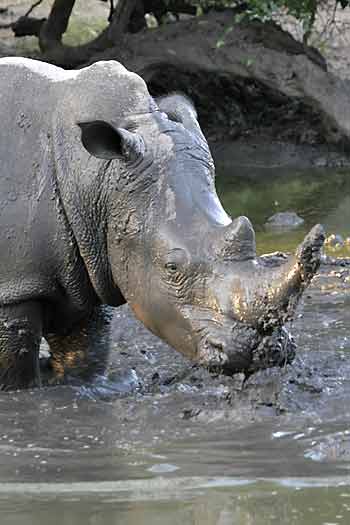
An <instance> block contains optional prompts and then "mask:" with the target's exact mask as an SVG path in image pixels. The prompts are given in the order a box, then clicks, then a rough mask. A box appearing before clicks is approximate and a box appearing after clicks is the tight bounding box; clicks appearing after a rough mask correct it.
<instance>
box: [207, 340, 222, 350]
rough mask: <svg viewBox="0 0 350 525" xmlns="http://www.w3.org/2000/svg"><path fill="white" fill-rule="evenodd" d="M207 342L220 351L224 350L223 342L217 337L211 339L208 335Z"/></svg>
mask: <svg viewBox="0 0 350 525" xmlns="http://www.w3.org/2000/svg"><path fill="white" fill-rule="evenodd" d="M208 343H209V344H210V346H212V347H213V348H215V349H216V350H219V351H220V352H223V351H224V344H223V342H222V341H219V340H217V339H213V338H211V337H209V338H208Z"/></svg>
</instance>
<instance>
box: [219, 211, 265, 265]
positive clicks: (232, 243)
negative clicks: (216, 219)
mask: <svg viewBox="0 0 350 525" xmlns="http://www.w3.org/2000/svg"><path fill="white" fill-rule="evenodd" d="M220 255H221V257H222V258H223V259H225V260H239V261H243V260H247V259H253V258H254V257H256V243H255V232H254V229H253V226H252V223H251V222H250V220H249V219H248V218H247V217H244V216H241V217H237V219H235V220H234V221H233V222H232V223H231V224H230V225H229V226H227V227H226V228H225V231H224V234H223V239H222V245H221V248H220Z"/></svg>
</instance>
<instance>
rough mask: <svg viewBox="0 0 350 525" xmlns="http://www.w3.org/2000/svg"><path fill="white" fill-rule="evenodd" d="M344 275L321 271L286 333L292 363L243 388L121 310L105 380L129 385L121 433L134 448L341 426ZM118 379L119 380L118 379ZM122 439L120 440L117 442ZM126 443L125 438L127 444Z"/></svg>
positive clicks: (346, 395) (348, 385) (346, 362)
mask: <svg viewBox="0 0 350 525" xmlns="http://www.w3.org/2000/svg"><path fill="white" fill-rule="evenodd" d="M349 304H350V268H342V267H338V266H333V265H329V264H328V265H324V266H322V268H321V271H320V274H319V275H318V276H317V277H316V278H315V279H314V280H313V282H312V284H311V286H310V288H309V289H308V290H307V292H306V294H305V297H304V300H303V302H302V304H301V305H300V307H299V308H298V312H297V316H296V321H295V322H294V323H293V325H292V326H291V327H290V329H291V331H292V333H293V335H294V337H295V339H296V342H297V345H298V349H297V357H296V359H295V360H294V362H293V363H292V364H290V365H286V366H285V367H284V368H272V369H269V370H265V371H261V372H258V373H257V374H254V375H252V376H251V377H250V378H249V379H247V380H245V377H244V376H243V374H238V375H235V376H233V377H227V376H223V375H219V374H218V375H215V374H212V373H209V372H208V371H207V370H205V369H203V368H201V367H199V366H196V365H193V363H191V362H189V361H188V360H186V359H185V358H183V357H182V356H181V355H180V354H178V353H177V352H175V351H174V350H172V349H171V348H170V347H168V346H167V345H165V344H164V343H163V342H162V341H161V340H159V339H158V338H156V337H154V336H153V335H152V334H151V333H150V332H148V331H147V330H146V329H145V328H144V327H143V326H142V325H141V323H139V322H138V321H137V320H135V318H134V317H133V316H132V314H131V313H130V311H129V309H128V308H127V307H123V308H120V309H118V310H117V311H116V313H115V316H114V319H113V326H112V332H113V351H112V362H111V368H110V373H109V380H110V381H113V378H114V380H117V381H119V380H120V378H121V377H123V374H124V377H129V378H130V377H131V378H132V381H131V383H129V384H131V385H132V386H133V388H134V389H133V391H132V392H131V390H132V389H131V390H129V392H125V394H127V395H126V398H125V400H124V401H123V400H119V402H120V403H121V404H123V403H126V404H127V405H128V406H129V409H130V407H131V405H132V408H131V411H132V414H133V416H132V418H131V419H128V416H127V412H128V411H127V410H126V411H125V421H126V427H125V431H126V434H128V427H129V436H130V435H131V434H132V435H134V436H135V437H136V436H138V437H137V441H138V440H139V439H140V438H141V442H142V441H146V442H148V443H150V442H152V440H153V436H154V435H157V436H158V439H162V440H168V439H174V438H182V437H183V436H184V435H186V434H198V435H200V434H201V433H207V432H210V431H213V430H214V429H215V430H217V429H218V428H219V427H222V428H225V427H226V428H229V427H230V426H231V425H234V426H235V427H236V428H237V426H242V427H244V426H247V425H250V424H251V423H252V422H256V421H264V420H265V418H268V419H269V418H283V419H285V420H290V419H293V417H298V418H299V417H300V415H301V414H303V416H304V417H309V416H310V415H311V414H312V415H313V416H315V417H317V418H318V419H320V420H323V419H324V418H325V419H327V418H328V417H330V416H332V418H333V419H334V418H337V417H339V418H341V417H342V415H343V414H344V411H345V412H347V411H348V408H347V406H350V403H349V401H350V382H349V380H348V378H350V338H349V334H348V326H349V322H350V309H349V308H348V305H349ZM118 378H119V379H118ZM124 437H125V436H124ZM128 439H129V438H128Z"/></svg>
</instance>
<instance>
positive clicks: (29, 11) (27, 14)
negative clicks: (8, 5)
mask: <svg viewBox="0 0 350 525" xmlns="http://www.w3.org/2000/svg"><path fill="white" fill-rule="evenodd" d="M42 3H43V0H38V1H37V2H35V3H34V4H33V5H31V6H30V8H29V9H28V11H27V12H26V13H25V14H24V15H23V16H25V17H27V16H29V15H30V13H31V12H32V11H34V9H35V8H36V7H38V5H40V4H42Z"/></svg>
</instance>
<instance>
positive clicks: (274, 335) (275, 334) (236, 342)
mask: <svg viewBox="0 0 350 525" xmlns="http://www.w3.org/2000/svg"><path fill="white" fill-rule="evenodd" d="M295 350H296V344H295V342H294V340H293V338H292V336H291V335H290V333H289V332H288V330H287V329H286V328H285V327H284V326H282V327H277V328H274V329H273V330H270V331H269V332H262V331H258V330H257V329H254V328H251V327H249V326H245V325H243V324H242V325H240V326H237V325H236V326H235V328H234V330H233V332H231V333H230V334H229V336H227V335H226V337H225V336H223V335H222V334H221V335H217V334H215V333H214V334H208V336H207V337H205V338H204V340H203V341H202V342H201V344H200V349H199V354H200V360H199V362H200V363H201V364H202V365H203V366H206V367H207V368H208V369H209V370H210V371H212V372H216V373H223V374H225V375H234V374H237V373H244V374H246V375H250V374H253V373H255V372H257V371H258V370H264V369H266V368H272V367H275V366H277V367H283V366H285V365H287V364H290V363H291V362H292V361H293V359H294V357H295Z"/></svg>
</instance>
